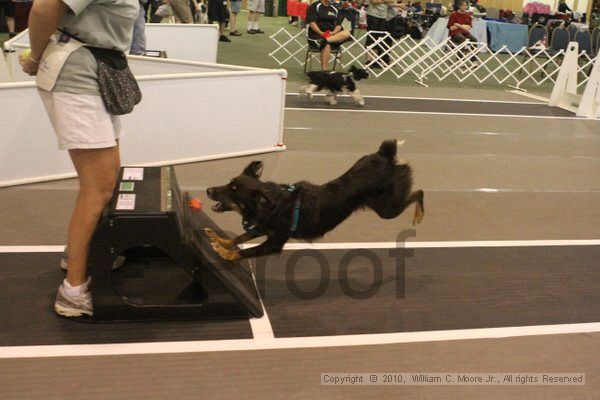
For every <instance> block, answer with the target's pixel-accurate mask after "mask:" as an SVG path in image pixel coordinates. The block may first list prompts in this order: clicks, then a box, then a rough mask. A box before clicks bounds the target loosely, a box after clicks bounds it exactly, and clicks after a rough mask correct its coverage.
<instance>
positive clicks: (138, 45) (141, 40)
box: [129, 0, 148, 56]
mask: <svg viewBox="0 0 600 400" xmlns="http://www.w3.org/2000/svg"><path fill="white" fill-rule="evenodd" d="M139 2H140V12H139V14H138V17H137V19H136V20H135V24H134V25H133V39H132V40H131V49H130V50H129V54H132V55H134V56H143V55H144V54H146V4H147V3H148V0H139Z"/></svg>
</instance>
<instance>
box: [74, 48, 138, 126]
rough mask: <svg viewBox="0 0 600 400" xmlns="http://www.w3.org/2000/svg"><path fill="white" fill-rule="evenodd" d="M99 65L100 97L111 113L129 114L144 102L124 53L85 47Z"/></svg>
mask: <svg viewBox="0 0 600 400" xmlns="http://www.w3.org/2000/svg"><path fill="white" fill-rule="evenodd" d="M85 48H87V49H88V50H89V51H91V53H92V54H93V56H94V58H95V59H96V62H97V64H98V85H99V86H100V95H101V96H102V100H103V101H104V105H105V106H106V109H107V110H108V112H109V113H111V114H113V115H123V114H129V113H130V112H131V111H133V108H134V107H135V105H136V104H138V103H139V102H140V101H141V100H142V92H141V91H140V87H139V86H138V84H137V81H136V80H135V77H134V76H133V74H132V73H131V70H130V69H129V65H128V64H127V57H126V56H125V54H124V53H123V52H122V51H118V50H110V49H102V48H99V47H91V46H85Z"/></svg>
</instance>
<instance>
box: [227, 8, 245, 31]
mask: <svg viewBox="0 0 600 400" xmlns="http://www.w3.org/2000/svg"><path fill="white" fill-rule="evenodd" d="M229 4H230V7H231V16H230V17H229V35H231V36H242V33H241V32H240V31H238V30H237V16H238V14H239V13H240V10H241V9H242V0H230V1H229Z"/></svg>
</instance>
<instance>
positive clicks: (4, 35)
mask: <svg viewBox="0 0 600 400" xmlns="http://www.w3.org/2000/svg"><path fill="white" fill-rule="evenodd" d="M7 40H8V33H0V49H1V48H2V46H3V45H4V42H6V41H7Z"/></svg>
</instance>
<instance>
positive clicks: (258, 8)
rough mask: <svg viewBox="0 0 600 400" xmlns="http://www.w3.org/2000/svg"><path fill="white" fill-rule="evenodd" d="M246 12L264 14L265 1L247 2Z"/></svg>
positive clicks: (250, 0) (253, 0)
mask: <svg viewBox="0 0 600 400" xmlns="http://www.w3.org/2000/svg"><path fill="white" fill-rule="evenodd" d="M248 10H250V11H254V12H257V13H261V14H264V13H265V0H248Z"/></svg>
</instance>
